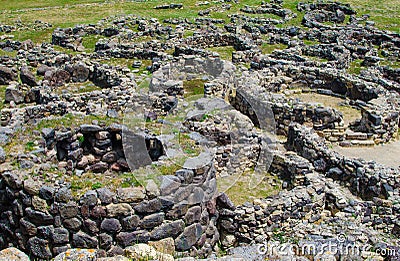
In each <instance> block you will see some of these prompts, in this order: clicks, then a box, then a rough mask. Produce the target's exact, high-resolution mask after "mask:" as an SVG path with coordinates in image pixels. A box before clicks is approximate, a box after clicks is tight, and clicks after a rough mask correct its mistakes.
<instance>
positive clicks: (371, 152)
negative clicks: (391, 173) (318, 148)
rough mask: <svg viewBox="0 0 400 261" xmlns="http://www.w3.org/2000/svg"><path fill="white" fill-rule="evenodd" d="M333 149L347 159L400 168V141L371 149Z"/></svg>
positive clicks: (335, 147)
mask: <svg viewBox="0 0 400 261" xmlns="http://www.w3.org/2000/svg"><path fill="white" fill-rule="evenodd" d="M333 149H334V150H335V151H337V152H339V153H340V154H342V155H344V156H347V157H351V158H362V159H365V160H374V161H376V162H378V163H381V164H384V165H386V166H388V167H395V168H397V167H400V141H396V142H392V143H389V144H385V145H379V146H375V147H371V148H359V147H358V148H351V147H350V148H343V147H340V146H334V148H333Z"/></svg>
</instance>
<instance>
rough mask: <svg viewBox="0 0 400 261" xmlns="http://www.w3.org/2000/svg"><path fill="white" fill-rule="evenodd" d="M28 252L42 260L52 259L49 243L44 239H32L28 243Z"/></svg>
mask: <svg viewBox="0 0 400 261" xmlns="http://www.w3.org/2000/svg"><path fill="white" fill-rule="evenodd" d="M27 246H28V251H29V253H30V254H32V255H33V256H35V257H37V258H41V259H50V258H52V254H51V251H50V247H49V242H48V241H47V240H44V239H40V238H37V237H32V238H30V239H29V240H28V243H27Z"/></svg>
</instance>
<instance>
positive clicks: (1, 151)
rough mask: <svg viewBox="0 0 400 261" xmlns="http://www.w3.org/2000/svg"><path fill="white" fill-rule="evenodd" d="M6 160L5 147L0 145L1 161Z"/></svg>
mask: <svg viewBox="0 0 400 261" xmlns="http://www.w3.org/2000/svg"><path fill="white" fill-rule="evenodd" d="M5 161H6V152H5V151H4V149H3V147H0V163H3V162H5Z"/></svg>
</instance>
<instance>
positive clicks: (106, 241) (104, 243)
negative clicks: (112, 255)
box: [99, 233, 113, 250]
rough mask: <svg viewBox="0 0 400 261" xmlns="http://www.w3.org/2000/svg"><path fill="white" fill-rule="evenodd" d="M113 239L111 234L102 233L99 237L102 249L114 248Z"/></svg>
mask: <svg viewBox="0 0 400 261" xmlns="http://www.w3.org/2000/svg"><path fill="white" fill-rule="evenodd" d="M112 243H113V238H112V236H110V235H109V234H106V233H101V234H100V235H99V244H100V248H102V249H105V250H108V249H110V247H111V246H112Z"/></svg>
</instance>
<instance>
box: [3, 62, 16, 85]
mask: <svg viewBox="0 0 400 261" xmlns="http://www.w3.org/2000/svg"><path fill="white" fill-rule="evenodd" d="M16 80H17V74H16V72H15V71H14V70H13V69H11V68H8V67H5V66H0V85H7V84H9V83H10V82H12V81H16Z"/></svg>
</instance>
